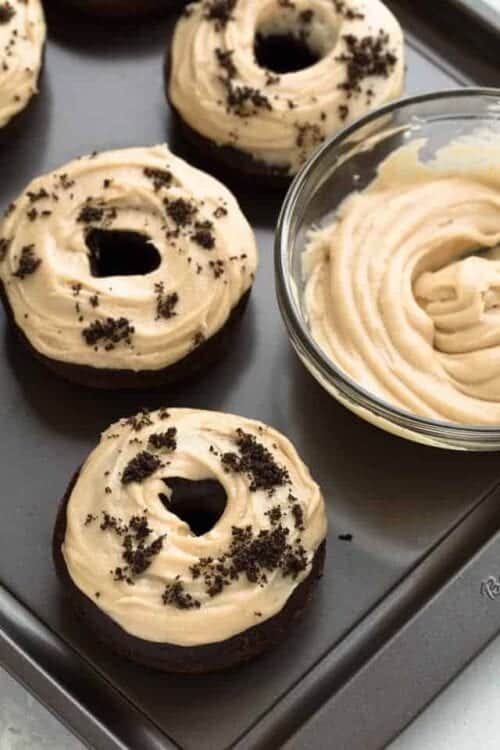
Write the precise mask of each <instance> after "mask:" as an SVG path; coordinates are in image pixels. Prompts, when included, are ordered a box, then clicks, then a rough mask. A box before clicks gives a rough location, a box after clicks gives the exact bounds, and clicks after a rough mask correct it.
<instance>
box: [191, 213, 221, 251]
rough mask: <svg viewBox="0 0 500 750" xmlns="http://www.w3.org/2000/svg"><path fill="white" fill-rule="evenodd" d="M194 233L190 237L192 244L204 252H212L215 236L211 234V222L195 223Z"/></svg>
mask: <svg viewBox="0 0 500 750" xmlns="http://www.w3.org/2000/svg"><path fill="white" fill-rule="evenodd" d="M194 226H195V232H194V233H193V234H192V235H191V239H192V240H193V242H196V244H197V245H200V247H202V248H204V249H205V250H213V249H214V247H215V236H214V233H213V231H212V230H213V226H214V225H213V224H212V222H211V221H208V220H206V221H197V222H196V223H195V225H194Z"/></svg>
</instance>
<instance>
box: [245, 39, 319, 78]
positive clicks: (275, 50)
mask: <svg viewBox="0 0 500 750" xmlns="http://www.w3.org/2000/svg"><path fill="white" fill-rule="evenodd" d="M255 58H256V60H257V62H258V64H259V65H260V67H261V68H266V69H267V70H270V71H272V72H273V73H279V74H284V73H296V72H297V71H299V70H304V69H305V68H310V67H311V65H315V64H316V63H317V62H319V60H320V59H321V57H320V55H318V54H317V53H316V52H314V50H312V49H311V48H310V47H309V45H308V43H307V41H306V39H305V38H301V37H299V36H295V34H292V33H291V32H289V33H281V34H277V33H275V34H261V33H259V34H257V36H256V37H255Z"/></svg>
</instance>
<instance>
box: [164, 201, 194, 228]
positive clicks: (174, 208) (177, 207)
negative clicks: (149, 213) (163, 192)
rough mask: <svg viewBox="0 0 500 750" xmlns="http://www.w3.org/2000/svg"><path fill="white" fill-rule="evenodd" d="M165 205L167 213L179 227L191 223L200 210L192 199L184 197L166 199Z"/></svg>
mask: <svg viewBox="0 0 500 750" xmlns="http://www.w3.org/2000/svg"><path fill="white" fill-rule="evenodd" d="M165 205H166V212H167V215H168V216H169V217H170V218H171V219H172V221H173V222H174V223H175V224H177V226H178V227H185V226H187V225H188V224H191V223H192V221H193V217H194V215H195V214H196V213H197V212H198V209H197V207H196V206H195V205H194V204H193V203H192V202H191V201H187V200H185V199H184V198H177V200H174V201H166V203H165Z"/></svg>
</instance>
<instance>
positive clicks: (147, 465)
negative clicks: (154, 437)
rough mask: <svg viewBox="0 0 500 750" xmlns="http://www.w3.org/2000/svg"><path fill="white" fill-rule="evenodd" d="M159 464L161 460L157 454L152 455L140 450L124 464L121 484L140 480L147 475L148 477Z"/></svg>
mask: <svg viewBox="0 0 500 750" xmlns="http://www.w3.org/2000/svg"><path fill="white" fill-rule="evenodd" d="M160 466H161V461H160V459H159V458H158V456H153V454H152V453H148V452H147V451H142V452H141V453H138V454H137V456H135V458H132V459H131V460H130V461H129V462H128V464H127V465H126V467H125V469H124V472H123V476H122V484H130V483H131V482H142V481H143V480H144V479H147V477H150V476H151V474H154V473H155V471H156V470H157V469H158V468H159V467H160Z"/></svg>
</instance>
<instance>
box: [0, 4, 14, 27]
mask: <svg viewBox="0 0 500 750" xmlns="http://www.w3.org/2000/svg"><path fill="white" fill-rule="evenodd" d="M15 15H16V11H15V9H14V8H13V7H12V5H11V3H2V5H0V24H6V23H9V21H10V20H12V18H14V16H15Z"/></svg>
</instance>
